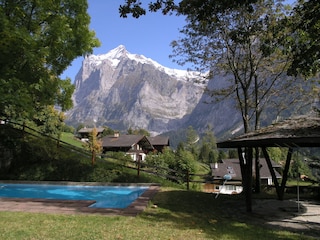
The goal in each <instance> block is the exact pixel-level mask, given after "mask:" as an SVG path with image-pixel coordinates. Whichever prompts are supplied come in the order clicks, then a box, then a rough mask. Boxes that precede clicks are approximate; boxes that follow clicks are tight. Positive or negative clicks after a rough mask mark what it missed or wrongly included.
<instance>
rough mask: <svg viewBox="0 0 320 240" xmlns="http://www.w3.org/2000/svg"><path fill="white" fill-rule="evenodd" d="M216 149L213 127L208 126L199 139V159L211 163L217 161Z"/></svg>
mask: <svg viewBox="0 0 320 240" xmlns="http://www.w3.org/2000/svg"><path fill="white" fill-rule="evenodd" d="M218 155H219V153H218V149H217V143H216V138H215V137H214V134H213V129H212V127H211V126H208V127H207V129H206V131H205V133H204V136H203V137H202V139H201V145H200V152H199V160H200V161H202V162H205V163H213V162H217V161H218Z"/></svg>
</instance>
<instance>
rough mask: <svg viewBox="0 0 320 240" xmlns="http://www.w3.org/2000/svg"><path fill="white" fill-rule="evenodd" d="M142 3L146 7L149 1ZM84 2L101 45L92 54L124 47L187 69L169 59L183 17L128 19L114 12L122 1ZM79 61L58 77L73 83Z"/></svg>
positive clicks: (183, 23)
mask: <svg viewBox="0 0 320 240" xmlns="http://www.w3.org/2000/svg"><path fill="white" fill-rule="evenodd" d="M293 1H294V0H287V1H286V2H289V3H292V2H293ZM143 2H144V3H146V4H147V3H149V2H150V0H143ZM88 3H89V9H88V13H89V15H90V16H91V24H90V28H91V30H94V31H95V33H96V36H97V37H98V38H99V40H100V42H101V46H100V47H99V48H96V49H94V52H93V54H96V55H97V54H104V53H107V52H109V51H110V50H112V49H114V48H116V47H118V46H119V45H124V46H125V47H126V49H127V50H128V51H129V52H130V53H133V54H141V55H144V56H146V57H148V58H151V59H153V60H155V61H156V62H158V63H160V64H161V65H163V66H165V67H170V68H176V69H187V66H186V67H182V66H179V65H177V64H175V63H173V62H172V59H169V55H170V54H171V53H172V48H171V47H170V43H171V41H173V40H177V39H178V38H179V29H182V28H183V26H184V25H185V17H184V16H180V17H177V16H164V15H162V14H161V13H150V12H147V14H146V15H145V16H142V17H140V18H138V19H135V18H133V17H131V16H128V18H120V14H119V10H118V9H119V6H120V5H121V4H123V3H124V0H88ZM82 60H83V58H82V57H79V58H77V59H75V60H74V61H73V63H72V65H71V66H70V67H68V68H67V69H66V71H65V72H64V73H63V74H62V76H61V77H62V78H65V77H70V78H71V80H72V81H74V78H75V76H76V74H77V73H78V71H79V70H80V68H81V64H82Z"/></svg>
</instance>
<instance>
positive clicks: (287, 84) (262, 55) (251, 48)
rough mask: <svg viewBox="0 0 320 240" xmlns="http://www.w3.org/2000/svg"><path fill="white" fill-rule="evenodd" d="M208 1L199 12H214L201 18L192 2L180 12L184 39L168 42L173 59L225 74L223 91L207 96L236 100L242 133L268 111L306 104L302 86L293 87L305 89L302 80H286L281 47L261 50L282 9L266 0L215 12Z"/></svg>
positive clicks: (285, 60)
mask: <svg viewBox="0 0 320 240" xmlns="http://www.w3.org/2000/svg"><path fill="white" fill-rule="evenodd" d="M276 2H277V1H276ZM210 3H211V5H210V4H207V2H204V3H203V5H202V6H201V9H206V10H208V8H209V7H211V8H210V9H211V10H212V14H209V13H210V12H209V11H208V12H207V14H205V15H203V16H199V15H198V12H196V13H194V12H195V10H194V9H195V6H194V5H193V3H192V2H190V4H187V5H185V6H184V7H183V8H180V11H181V12H182V13H183V14H184V15H186V16H187V25H186V26H185V27H184V28H183V29H182V30H181V33H182V34H184V36H185V37H183V38H181V39H179V40H178V41H174V42H173V43H172V46H173V49H174V53H173V55H172V57H174V58H180V59H178V60H177V61H178V63H180V64H185V63H186V62H191V63H193V64H194V65H195V66H198V67H196V68H197V70H200V71H201V70H202V71H207V70H209V71H210V73H211V74H209V77H210V76H216V75H218V76H221V75H223V74H225V75H226V76H227V80H228V81H229V84H227V86H226V87H223V88H220V89H207V92H208V93H209V94H211V95H212V96H213V97H214V98H215V99H217V100H221V99H224V98H225V97H234V98H235V99H236V102H237V106H238V108H239V111H240V112H241V116H242V121H243V127H244V132H249V131H251V130H255V129H257V128H259V126H260V121H261V116H263V115H262V113H263V111H265V110H266V109H270V112H271V109H272V112H275V113H278V112H281V111H282V110H284V109H286V108H287V107H288V106H289V105H291V104H292V103H293V102H295V101H297V100H302V99H303V100H305V98H302V96H303V94H301V91H300V89H301V90H303V88H302V87H297V86H303V82H302V79H296V78H289V77H286V70H287V67H288V64H289V62H290V58H288V57H287V56H286V55H283V54H282V52H281V51H280V46H279V48H277V47H278V46H274V45H272V51H269V52H267V51H265V49H267V48H269V49H270V48H271V47H270V45H271V44H274V41H271V40H272V39H273V35H272V33H273V32H272V31H271V30H270V29H271V28H272V27H274V26H276V24H277V21H278V19H280V18H282V17H283V16H284V14H283V11H284V8H283V6H282V5H281V4H279V5H275V4H274V1H271V0H267V1H258V3H255V4H250V5H248V6H240V7H237V8H233V9H231V10H230V9H226V10H224V11H223V12H220V13H219V12H217V10H216V8H215V7H216V5H214V4H212V2H210ZM180 56H183V57H182V58H181V57H180ZM299 81H300V82H299ZM284 91H285V93H288V92H290V94H292V96H294V97H288V95H287V94H283V93H284ZM297 96H300V98H298V97H297ZM296 104H297V103H296ZM275 117H276V116H275Z"/></svg>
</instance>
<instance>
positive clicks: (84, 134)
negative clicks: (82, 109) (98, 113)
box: [78, 127, 105, 141]
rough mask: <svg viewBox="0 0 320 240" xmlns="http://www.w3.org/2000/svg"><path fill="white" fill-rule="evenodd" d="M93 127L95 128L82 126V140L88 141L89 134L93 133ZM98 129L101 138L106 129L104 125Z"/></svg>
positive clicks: (80, 134)
mask: <svg viewBox="0 0 320 240" xmlns="http://www.w3.org/2000/svg"><path fill="white" fill-rule="evenodd" d="M93 129H94V128H87V127H84V128H81V129H80V130H79V131H78V136H79V138H80V139H81V141H88V139H89V135H90V133H92V131H93ZM96 129H97V133H98V134H97V137H98V138H99V137H101V136H102V134H103V132H104V130H105V129H104V128H103V127H98V128H96Z"/></svg>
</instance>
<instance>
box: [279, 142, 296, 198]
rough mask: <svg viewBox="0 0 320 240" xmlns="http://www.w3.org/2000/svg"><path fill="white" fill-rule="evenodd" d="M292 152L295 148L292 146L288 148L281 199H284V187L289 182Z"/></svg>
mask: <svg viewBox="0 0 320 240" xmlns="http://www.w3.org/2000/svg"><path fill="white" fill-rule="evenodd" d="M292 153H293V149H292V148H288V153H287V159H286V165H285V166H284V170H283V176H282V182H281V196H280V198H279V199H280V200H283V195H284V189H285V187H286V183H287V179H288V172H289V167H290V162H291V159H292Z"/></svg>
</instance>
